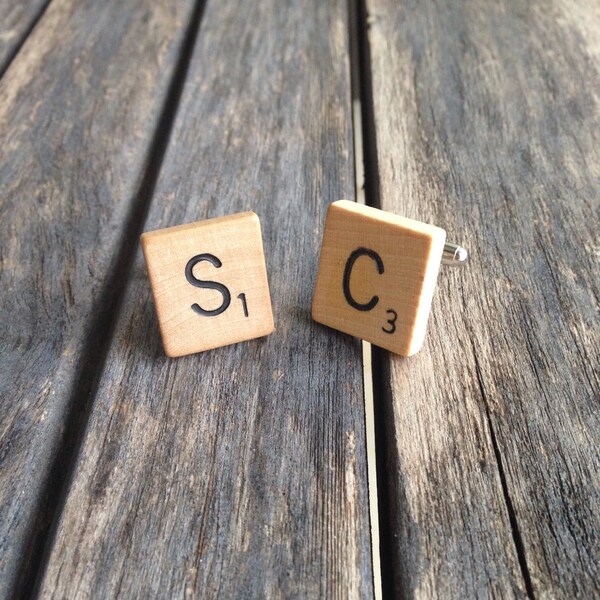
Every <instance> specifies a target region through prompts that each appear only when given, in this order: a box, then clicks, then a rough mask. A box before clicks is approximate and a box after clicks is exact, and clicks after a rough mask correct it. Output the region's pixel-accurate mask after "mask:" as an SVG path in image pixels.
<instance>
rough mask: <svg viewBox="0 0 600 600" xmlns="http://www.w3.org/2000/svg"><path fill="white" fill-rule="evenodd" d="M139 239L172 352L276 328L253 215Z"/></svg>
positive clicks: (209, 346)
mask: <svg viewBox="0 0 600 600" xmlns="http://www.w3.org/2000/svg"><path fill="white" fill-rule="evenodd" d="M141 244H142V251H143V253H144V260H145V262H146V270H147V271H148V278H149V279H150V285H151V287H152V296H153V298H154V306H155V308H156V315H157V320H158V324H159V327H160V333H161V338H162V342H163V347H164V349H165V353H166V355H167V356H173V357H175V356H185V355H187V354H193V353H195V352H204V351H206V350H212V349H213V348H219V347H220V346H226V345H227V344H236V343H238V342H245V341H247V340H252V339H254V338H257V337H261V336H264V335H269V334H270V333H272V332H273V330H274V329H275V326H274V323H273V311H272V309H271V297H270V295H269V281H268V278H267V270H266V265H265V252H264V249H263V242H262V234H261V230H260V220H259V218H258V216H257V215H256V213H253V212H251V211H250V212H244V213H236V214H234V215H226V216H223V217H219V218H216V219H206V220H205V221H197V222H196V223H188V224H183V225H177V226H175V227H167V228H166V229H159V230H158V231H147V232H146V233H144V234H143V235H142V237H141Z"/></svg>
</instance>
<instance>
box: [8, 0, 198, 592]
mask: <svg viewBox="0 0 600 600" xmlns="http://www.w3.org/2000/svg"><path fill="white" fill-rule="evenodd" d="M192 7H193V5H192V2H191V0H190V1H183V2H179V3H177V4H174V3H173V2H162V3H160V2H159V3H157V2H154V1H148V2H145V1H136V2H128V3H122V2H120V1H118V0H115V1H111V2H101V3H99V2H96V1H93V0H90V1H87V2H79V1H67V0H65V1H59V0H55V1H54V2H53V3H52V5H51V7H50V8H49V9H48V10H47V11H46V13H45V14H44V16H43V18H42V20H41V21H40V22H39V24H38V26H37V27H36V29H35V31H34V32H33V33H32V34H31V36H30V37H29V38H28V40H27V42H26V43H25V45H24V46H23V48H22V50H21V51H20V52H19V54H18V56H17V58H16V59H15V60H14V61H13V62H12V64H11V67H10V68H9V70H8V71H7V73H6V74H5V76H4V78H3V79H2V81H1V82H0V138H1V139H2V145H1V147H0V211H1V217H0V268H1V274H0V289H1V290H2V301H1V302H0V322H1V323H2V336H0V397H1V402H0V424H1V425H0V515H1V517H0V597H5V596H7V595H9V594H10V593H11V591H10V590H11V588H12V587H13V586H14V585H15V577H16V576H17V572H18V569H19V563H23V561H26V560H28V552H29V551H30V550H31V548H32V545H33V544H34V541H35V540H39V538H40V531H37V530H35V524H36V515H38V507H40V508H43V507H44V505H45V503H46V498H45V497H44V495H43V489H44V486H45V485H46V483H47V482H48V478H49V476H50V472H49V471H50V468H51V464H52V461H53V458H54V457H55V455H56V452H57V449H58V447H59V446H60V444H61V437H62V435H63V431H64V426H65V423H66V420H67V412H68V411H69V404H70V402H71V398H72V394H73V393H74V386H75V385H76V384H75V382H76V381H77V380H78V377H79V376H80V375H82V376H84V377H88V376H90V374H89V373H88V374H85V373H84V374H80V373H77V368H78V364H79V362H80V360H81V358H82V349H83V348H84V346H85V345H86V343H87V342H88V339H87V336H88V335H90V332H91V330H92V323H93V322H95V321H97V319H98V315H99V314H102V312H103V310H105V308H106V307H103V306H99V299H100V298H101V296H102V290H103V288H104V287H105V285H106V282H107V279H108V276H109V274H110V272H111V268H112V266H113V264H114V261H115V257H116V255H117V252H118V248H119V247H120V245H121V242H122V240H121V238H122V236H123V235H124V229H125V223H126V221H127V217H128V214H129V211H130V209H131V205H132V201H133V199H134V196H135V195H136V193H137V188H138V186H139V184H140V180H141V178H142V172H143V169H144V167H145V164H146V161H147V158H148V150H149V146H150V144H151V142H152V139H153V133H154V129H155V128H156V125H157V122H158V119H159V116H160V114H161V109H162V105H163V103H164V101H165V95H166V92H167V89H168V87H169V82H170V78H171V75H172V72H173V66H174V64H175V62H176V60H177V58H178V55H179V50H180V45H181V42H182V40H183V37H184V33H185V24H186V23H187V20H188V17H189V15H190V14H191V11H192ZM94 343H99V340H94ZM88 366H89V367H90V368H91V370H92V371H93V369H94V365H88ZM75 400H76V406H75V407H74V408H78V407H80V406H81V405H82V404H83V403H84V401H85V399H84V398H76V399H75ZM64 468H67V467H66V466H65V467H64Z"/></svg>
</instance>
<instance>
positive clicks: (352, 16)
mask: <svg viewBox="0 0 600 600" xmlns="http://www.w3.org/2000/svg"><path fill="white" fill-rule="evenodd" d="M359 18H360V16H359V12H358V10H357V5H356V0H349V2H348V23H349V32H348V41H349V48H350V82H351V88H352V90H351V91H352V132H353V142H354V179H355V190H356V202H357V203H358V204H363V205H366V204H367V201H366V195H365V163H364V150H363V122H362V108H363V107H362V102H361V64H363V61H362V60H361V58H362V57H361V53H360V45H359V36H358V28H359V27H360V26H361V24H360V23H359ZM371 354H372V353H371V344H370V343H369V342H365V341H363V342H362V363H363V390H364V404H365V409H364V410H365V441H366V451H367V487H368V490H369V519H370V522H371V559H372V565H373V591H374V597H375V600H382V598H383V591H382V584H381V579H382V574H381V554H380V538H379V498H378V493H377V488H378V485H379V484H378V481H377V452H376V444H375V403H374V393H373V387H374V386H373V368H372V364H373V363H372V356H371Z"/></svg>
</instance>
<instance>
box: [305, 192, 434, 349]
mask: <svg viewBox="0 0 600 600" xmlns="http://www.w3.org/2000/svg"><path fill="white" fill-rule="evenodd" d="M445 240H446V232H445V231H444V230H443V229H440V228H438V227H434V226H433V225H427V224H426V223H420V222H419V221H413V220H412V219H407V218H404V217H400V216H398V215H394V214H391V213H388V212H384V211H381V210H378V209H376V208H371V207H368V206H362V205H359V204H356V203H355V202H349V201H348V200H340V201H339V202H334V203H333V204H331V205H330V206H329V210H328V211H327V219H326V221H325V232H324V235H323V244H322V248H321V257H320V259H319V271H318V274H317V282H316V286H315V294H314V299H313V306H312V316H313V319H314V320H315V321H317V322H319V323H322V324H324V325H328V326H329V327H332V328H334V329H338V330H339V331H343V332H345V333H349V334H351V335H354V336H356V337H359V338H361V339H363V340H366V341H368V342H371V343H373V344H375V345H377V346H380V347H381V348H385V349H387V350H390V351H391V352H394V353H396V354H401V355H403V356H410V355H412V354H415V353H416V352H418V351H419V350H420V348H421V346H422V345H423V340H424V337H425V330H426V327H427V319H428V317H429V311H430V308H431V300H432V296H433V290H434V288H435V284H436V279H437V274H438V270H439V266H440V262H441V258H442V251H443V249H444V243H445Z"/></svg>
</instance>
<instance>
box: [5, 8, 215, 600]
mask: <svg viewBox="0 0 600 600" xmlns="http://www.w3.org/2000/svg"><path fill="white" fill-rule="evenodd" d="M205 4H206V0H196V4H195V6H194V8H193V10H192V14H191V18H190V23H189V25H188V28H187V30H186V32H185V34H184V38H183V42H182V46H181V50H180V56H179V58H178V60H177V63H176V65H175V69H174V71H173V76H172V79H171V81H170V83H169V87H168V90H167V94H166V96H165V102H164V105H163V108H162V110H161V113H160V117H159V120H158V123H157V127H156V130H155V132H154V134H153V136H152V140H151V142H150V145H149V150H148V153H147V159H146V163H145V167H144V168H143V169H142V171H141V173H143V175H142V178H141V181H140V184H139V186H138V191H137V193H136V194H135V196H134V200H133V202H132V208H131V210H130V212H129V216H128V217H127V222H126V226H125V227H124V230H123V236H122V238H121V243H120V245H119V247H118V250H117V252H116V257H115V260H114V262H113V265H114V266H113V267H112V269H111V275H110V276H109V277H108V279H107V283H106V285H105V286H104V287H103V290H102V293H101V295H100V300H99V302H98V304H97V307H98V308H97V311H93V314H94V313H96V314H97V317H96V318H95V319H93V321H92V326H91V328H90V331H89V333H88V335H87V342H86V344H85V347H84V349H83V352H82V355H81V358H80V360H79V361H78V368H77V373H78V375H77V378H76V380H75V382H74V386H73V391H72V393H71V395H70V399H69V402H68V405H67V406H68V412H67V419H66V423H65V428H64V433H63V436H62V439H61V440H60V441H59V442H58V449H57V452H56V455H55V457H54V460H53V461H52V465H51V467H50V469H49V474H48V477H47V479H46V481H45V482H44V483H43V485H42V487H41V492H40V499H39V502H38V506H37V510H36V512H35V514H36V517H35V518H34V520H33V523H32V524H31V526H30V529H29V531H28V534H27V537H28V540H27V544H26V545H25V547H26V548H28V551H27V554H26V556H24V557H23V559H22V560H21V564H20V565H19V569H18V572H17V576H16V578H15V582H14V584H13V586H12V590H11V593H10V594H9V597H11V598H31V597H37V596H38V595H39V592H40V586H41V583H42V579H43V577H44V574H45V572H46V569H47V566H48V562H49V559H50V555H51V552H52V548H53V546H54V542H55V538H56V533H57V530H58V524H59V522H60V518H61V516H62V513H63V510H64V507H65V505H66V502H67V498H68V495H69V489H70V487H71V483H72V481H73V479H74V475H75V470H76V464H77V458H78V456H79V453H80V450H81V446H82V443H83V440H84V434H85V430H86V428H87V424H88V422H89V418H90V415H91V412H92V407H93V404H94V399H95V397H96V394H97V392H98V388H99V385H100V380H101V375H102V372H103V370H104V366H105V364H106V360H107V357H108V352H109V349H110V344H111V341H112V338H113V333H114V330H115V327H116V322H117V318H118V315H119V312H120V307H121V304H122V302H123V297H124V295H125V290H126V288H127V283H128V280H129V275H130V273H131V270H132V267H133V263H134V259H135V256H136V252H137V246H138V239H139V236H140V234H141V232H142V229H143V227H144V223H145V221H146V217H147V215H148V211H149V208H150V204H151V201H152V198H153V195H154V191H155V188H156V183H157V180H158V176H159V173H160V170H161V166H162V163H163V160H164V156H165V154H166V150H167V147H168V144H169V139H170V136H171V132H172V129H173V124H174V121H175V117H176V114H177V109H178V107H179V100H180V98H181V94H182V90H183V86H184V83H185V80H186V77H187V73H188V69H189V65H190V62H191V59H192V54H193V50H194V46H195V43H196V38H197V35H198V31H199V29H200V25H201V22H202V16H203V13H204V7H205Z"/></svg>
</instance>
